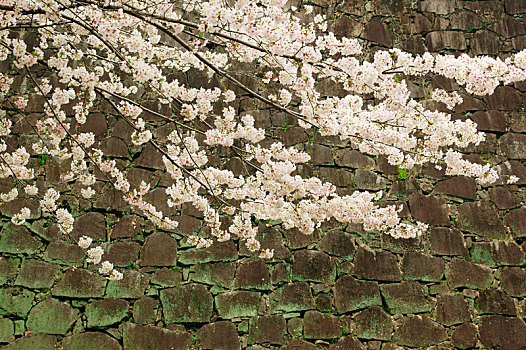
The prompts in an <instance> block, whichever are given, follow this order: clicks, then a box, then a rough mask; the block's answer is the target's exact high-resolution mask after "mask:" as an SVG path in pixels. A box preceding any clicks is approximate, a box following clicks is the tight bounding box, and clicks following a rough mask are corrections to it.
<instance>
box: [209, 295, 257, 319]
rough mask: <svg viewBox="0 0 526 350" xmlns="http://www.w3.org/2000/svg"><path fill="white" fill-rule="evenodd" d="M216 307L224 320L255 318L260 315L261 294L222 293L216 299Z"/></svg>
mask: <svg viewBox="0 0 526 350" xmlns="http://www.w3.org/2000/svg"><path fill="white" fill-rule="evenodd" d="M215 305H216V309H217V313H218V314H219V316H220V317H221V318H223V319H227V320H231V319H237V318H245V317H254V316H257V314H258V308H259V294H258V293H255V292H248V291H239V292H226V293H221V294H218V295H217V296H216V297H215Z"/></svg>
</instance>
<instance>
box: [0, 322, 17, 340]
mask: <svg viewBox="0 0 526 350" xmlns="http://www.w3.org/2000/svg"><path fill="white" fill-rule="evenodd" d="M13 340H15V324H14V323H13V321H12V320H10V319H8V318H0V343H8V342H11V341H13Z"/></svg>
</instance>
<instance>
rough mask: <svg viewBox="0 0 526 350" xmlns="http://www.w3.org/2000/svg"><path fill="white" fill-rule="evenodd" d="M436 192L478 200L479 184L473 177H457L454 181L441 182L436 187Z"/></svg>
mask: <svg viewBox="0 0 526 350" xmlns="http://www.w3.org/2000/svg"><path fill="white" fill-rule="evenodd" d="M434 191H435V192H439V193H444V194H449V195H451V196H456V197H460V198H467V199H476V198H477V184H476V182H475V179H473V178H471V177H464V176H457V177H454V178H452V179H448V180H444V181H440V182H439V183H438V184H437V185H436V186H435V189H434Z"/></svg>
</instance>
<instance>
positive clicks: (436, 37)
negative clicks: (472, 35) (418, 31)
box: [426, 31, 466, 51]
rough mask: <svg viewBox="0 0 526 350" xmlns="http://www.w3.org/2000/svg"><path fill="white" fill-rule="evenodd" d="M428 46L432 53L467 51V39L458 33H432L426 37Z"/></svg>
mask: <svg viewBox="0 0 526 350" xmlns="http://www.w3.org/2000/svg"><path fill="white" fill-rule="evenodd" d="M426 44H427V47H428V48H429V50H430V51H440V50H443V49H452V50H465V49H466V39H464V34H463V33H461V32H456V31H436V32H430V33H429V34H427V35H426Z"/></svg>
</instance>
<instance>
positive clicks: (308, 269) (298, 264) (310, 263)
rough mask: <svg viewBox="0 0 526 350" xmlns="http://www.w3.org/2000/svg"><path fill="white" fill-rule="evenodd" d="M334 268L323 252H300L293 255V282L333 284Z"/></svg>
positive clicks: (329, 258)
mask: <svg viewBox="0 0 526 350" xmlns="http://www.w3.org/2000/svg"><path fill="white" fill-rule="evenodd" d="M335 278H336V266H335V264H334V261H333V259H331V257H330V256H329V255H327V254H325V253H323V252H320V251H314V250H301V251H298V252H296V253H295V254H294V262H293V264H292V280H293V281H312V282H334V280H335Z"/></svg>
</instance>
